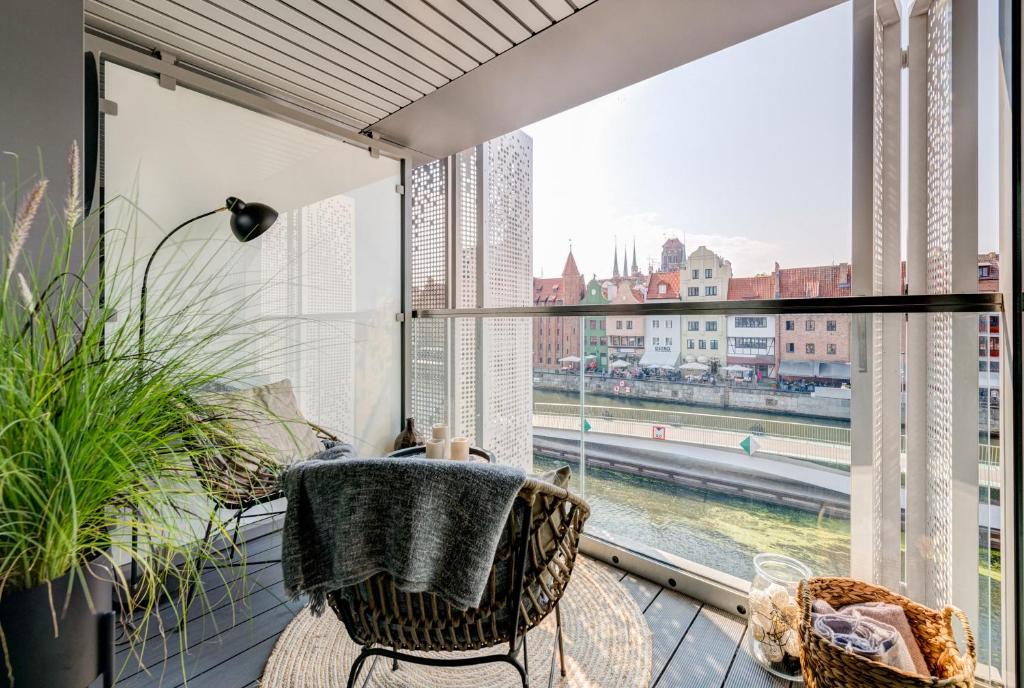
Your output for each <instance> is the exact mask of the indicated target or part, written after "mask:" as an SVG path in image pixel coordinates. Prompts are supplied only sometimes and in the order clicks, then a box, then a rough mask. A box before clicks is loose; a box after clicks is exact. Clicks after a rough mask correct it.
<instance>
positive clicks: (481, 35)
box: [393, 0, 512, 54]
mask: <svg viewBox="0 0 1024 688" xmlns="http://www.w3.org/2000/svg"><path fill="white" fill-rule="evenodd" d="M393 1H394V2H395V4H396V5H398V6H399V7H405V5H407V4H409V5H412V4H422V0H393ZM430 4H431V6H432V7H433V8H434V9H435V10H436V11H437V12H438V13H439V14H442V15H444V16H445V17H447V18H448V19H449V20H451V21H452V23H454V24H457V25H458V26H459V27H461V28H462V29H463V30H464V31H465V32H466V33H468V34H469V35H470V36H473V37H474V38H475V39H476V40H478V41H480V42H481V43H483V44H484V45H486V46H487V47H488V48H490V49H491V51H492V52H493V53H495V54H498V53H503V52H505V51H506V50H508V49H509V48H511V47H512V41H510V40H509V39H508V38H506V37H505V36H504V35H503V34H501V33H500V32H499V31H498V30H497V29H495V28H494V27H493V26H492V25H491V24H489V23H488V22H487V21H485V20H484V19H482V18H481V17H480V15H479V14H477V13H476V12H474V11H473V10H471V9H469V8H468V7H466V6H465V5H463V4H462V3H461V2H459V0H433V2H431V3H430Z"/></svg>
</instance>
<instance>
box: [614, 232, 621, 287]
mask: <svg viewBox="0 0 1024 688" xmlns="http://www.w3.org/2000/svg"><path fill="white" fill-rule="evenodd" d="M619 276H620V275H619V240H618V239H616V240H615V260H614V261H612V277H615V278H617V277H619Z"/></svg>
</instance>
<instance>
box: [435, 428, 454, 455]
mask: <svg viewBox="0 0 1024 688" xmlns="http://www.w3.org/2000/svg"><path fill="white" fill-rule="evenodd" d="M430 434H431V437H433V438H434V439H435V440H437V441H439V442H441V444H442V446H441V456H439V457H437V458H439V459H444V458H447V457H448V456H450V454H451V444H450V443H449V441H448V426H447V425H445V424H444V423H435V424H434V426H433V427H431V428H430Z"/></svg>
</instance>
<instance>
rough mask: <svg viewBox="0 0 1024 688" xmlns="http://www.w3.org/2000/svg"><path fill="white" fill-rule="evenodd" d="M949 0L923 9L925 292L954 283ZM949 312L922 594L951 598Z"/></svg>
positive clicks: (933, 325)
mask: <svg viewBox="0 0 1024 688" xmlns="http://www.w3.org/2000/svg"><path fill="white" fill-rule="evenodd" d="M952 61H953V52H952V3H951V2H950V0H935V2H932V4H931V6H930V8H929V11H928V63H927V66H928V101H927V102H928V120H927V130H928V152H927V156H928V157H927V159H928V167H927V169H928V176H927V188H928V211H927V229H926V237H927V239H926V240H927V258H926V260H927V263H926V264H927V269H926V280H927V289H928V293H929V294H947V293H949V292H951V291H952V287H953V269H952V268H953V235H952V229H953V222H952V220H953V214H952V199H953V183H952V179H953V176H952V166H953V144H952V140H953V118H952V111H953V94H952V88H951V80H952V69H953V66H952ZM952 345H953V315H952V314H950V313H937V314H932V315H929V316H928V347H927V352H928V353H927V356H928V379H929V382H928V407H927V408H928V414H927V418H928V420H927V423H928V429H927V447H928V450H927V456H928V478H929V480H928V506H927V508H928V513H927V528H928V540H929V544H930V547H931V559H932V565H931V567H930V571H929V575H928V578H927V581H926V586H927V588H926V589H927V593H926V594H927V598H926V599H927V600H928V601H929V602H930V603H932V604H942V603H946V602H949V601H952V599H953V579H952V568H951V566H950V564H951V562H952V558H953V498H952V481H953V413H954V411H953V394H954V392H953V346H952Z"/></svg>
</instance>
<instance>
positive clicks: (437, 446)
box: [427, 439, 444, 459]
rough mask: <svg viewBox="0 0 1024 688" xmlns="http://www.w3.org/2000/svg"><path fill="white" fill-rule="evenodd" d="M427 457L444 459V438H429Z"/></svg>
mask: <svg viewBox="0 0 1024 688" xmlns="http://www.w3.org/2000/svg"><path fill="white" fill-rule="evenodd" d="M427 458H428V459H443V458H444V440H433V439H431V440H427Z"/></svg>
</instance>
